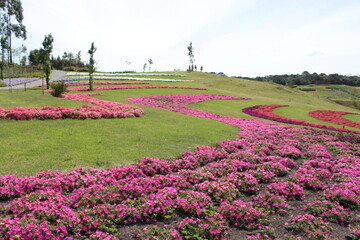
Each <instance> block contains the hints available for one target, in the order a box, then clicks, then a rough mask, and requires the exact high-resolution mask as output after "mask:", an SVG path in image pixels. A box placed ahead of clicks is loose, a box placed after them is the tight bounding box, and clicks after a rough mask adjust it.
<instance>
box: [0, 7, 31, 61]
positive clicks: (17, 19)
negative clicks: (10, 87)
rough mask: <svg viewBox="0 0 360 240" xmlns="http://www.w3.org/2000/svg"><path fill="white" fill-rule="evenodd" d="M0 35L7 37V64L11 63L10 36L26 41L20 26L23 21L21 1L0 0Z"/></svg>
mask: <svg viewBox="0 0 360 240" xmlns="http://www.w3.org/2000/svg"><path fill="white" fill-rule="evenodd" d="M0 16H1V18H0V25H1V26H0V27H1V28H0V34H1V35H2V36H6V37H7V41H8V43H7V44H8V49H7V51H8V63H9V64H12V63H13V54H12V48H11V44H12V36H13V34H14V35H15V37H16V38H22V39H24V40H25V39H26V28H25V25H23V24H22V21H23V19H24V16H23V8H22V4H21V0H0Z"/></svg>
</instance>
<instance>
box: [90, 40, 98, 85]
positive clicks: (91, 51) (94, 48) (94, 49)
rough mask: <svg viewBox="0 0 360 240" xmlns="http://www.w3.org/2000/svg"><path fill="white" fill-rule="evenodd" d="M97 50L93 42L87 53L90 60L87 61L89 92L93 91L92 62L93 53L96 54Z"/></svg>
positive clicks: (93, 67)
mask: <svg viewBox="0 0 360 240" xmlns="http://www.w3.org/2000/svg"><path fill="white" fill-rule="evenodd" d="M96 50H97V48H96V47H95V46H94V42H92V43H91V47H90V49H89V51H88V53H89V54H90V60H89V66H88V69H89V90H90V91H92V90H93V82H94V78H93V73H94V72H95V60H94V53H95V52H96Z"/></svg>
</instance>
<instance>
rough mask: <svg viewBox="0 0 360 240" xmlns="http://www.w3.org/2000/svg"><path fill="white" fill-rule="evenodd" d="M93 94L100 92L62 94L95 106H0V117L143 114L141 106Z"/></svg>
mask: <svg viewBox="0 0 360 240" xmlns="http://www.w3.org/2000/svg"><path fill="white" fill-rule="evenodd" d="M93 95H101V94H100V93H77V94H63V98H66V99H71V100H76V101H84V102H89V103H92V104H95V105H97V106H90V105H84V106H82V107H73V108H64V107H52V106H45V107H42V108H22V107H14V108H11V109H3V108H0V119H13V120H30V119H39V120H45V119H66V118H72V119H86V118H92V119H97V118H127V117H140V116H141V115H142V114H144V111H143V110H142V109H141V108H138V107H135V106H130V105H127V104H124V103H118V102H112V101H105V100H100V99H96V98H93V97H91V96H93Z"/></svg>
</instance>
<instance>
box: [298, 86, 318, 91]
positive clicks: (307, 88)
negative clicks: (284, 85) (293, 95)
mask: <svg viewBox="0 0 360 240" xmlns="http://www.w3.org/2000/svg"><path fill="white" fill-rule="evenodd" d="M297 89H299V90H300V91H305V92H313V91H316V88H311V87H299V88H297Z"/></svg>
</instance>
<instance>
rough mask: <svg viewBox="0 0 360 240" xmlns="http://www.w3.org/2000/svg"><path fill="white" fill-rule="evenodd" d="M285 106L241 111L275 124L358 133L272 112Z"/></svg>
mask: <svg viewBox="0 0 360 240" xmlns="http://www.w3.org/2000/svg"><path fill="white" fill-rule="evenodd" d="M286 106H288V105H258V106H253V107H248V108H243V109H242V111H243V112H244V113H246V114H249V115H251V116H253V117H258V118H263V119H268V120H272V121H276V122H282V123H288V124H295V125H302V126H308V127H316V128H322V129H328V130H336V131H343V132H354V133H360V132H359V131H352V130H348V129H344V128H336V127H332V126H327V125H321V124H315V123H310V122H306V121H301V120H297V119H290V118H287V117H283V116H279V115H277V114H275V113H273V112H272V111H273V110H274V109H275V108H278V107H286ZM319 120H320V119H319ZM349 122H351V121H349ZM332 123H334V122H332Z"/></svg>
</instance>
